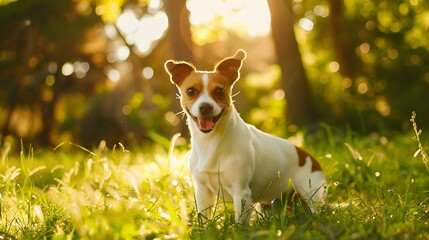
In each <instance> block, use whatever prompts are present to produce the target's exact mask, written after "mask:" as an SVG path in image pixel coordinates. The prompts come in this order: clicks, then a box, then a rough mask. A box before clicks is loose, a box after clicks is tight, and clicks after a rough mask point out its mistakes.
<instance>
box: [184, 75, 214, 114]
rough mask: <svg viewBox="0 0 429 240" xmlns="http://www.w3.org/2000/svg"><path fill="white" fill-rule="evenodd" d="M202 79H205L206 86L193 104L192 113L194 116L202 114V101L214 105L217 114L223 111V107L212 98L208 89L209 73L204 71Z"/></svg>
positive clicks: (204, 84) (204, 85)
mask: <svg viewBox="0 0 429 240" xmlns="http://www.w3.org/2000/svg"><path fill="white" fill-rule="evenodd" d="M201 79H202V80H203V87H204V88H203V92H202V93H201V94H200V96H199V97H198V99H197V100H196V101H195V103H194V104H193V105H192V107H191V109H190V111H191V114H192V115H194V116H199V115H200V105H201V104H202V103H209V104H211V105H212V106H213V115H214V116H216V115H218V114H219V113H220V112H221V111H222V108H221V107H219V105H217V104H216V102H215V101H214V100H213V98H211V97H210V95H209V92H208V89H207V86H208V82H209V76H208V73H204V74H203V75H202V77H201Z"/></svg>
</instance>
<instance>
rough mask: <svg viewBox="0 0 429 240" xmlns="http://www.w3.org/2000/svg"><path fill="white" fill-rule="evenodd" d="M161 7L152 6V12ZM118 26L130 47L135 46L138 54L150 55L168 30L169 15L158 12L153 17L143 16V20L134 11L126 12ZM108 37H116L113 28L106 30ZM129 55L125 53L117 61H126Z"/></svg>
mask: <svg viewBox="0 0 429 240" xmlns="http://www.w3.org/2000/svg"><path fill="white" fill-rule="evenodd" d="M156 7H159V6H152V8H153V9H152V8H151V9H152V10H151V11H152V12H155V8H156ZM116 26H117V27H118V29H119V32H120V33H121V34H122V35H123V36H124V38H125V40H126V42H127V43H128V44H129V45H135V46H136V50H137V53H139V54H142V55H144V54H147V53H149V52H150V51H151V50H152V48H153V46H154V43H155V42H156V41H158V40H159V39H161V38H162V36H164V34H165V31H166V30H167V28H168V18H167V14H165V12H163V11H157V12H156V13H154V14H151V15H149V14H148V15H143V16H142V17H141V18H139V17H137V15H136V13H135V12H133V11H132V10H125V11H124V12H123V13H122V14H121V15H120V16H119V17H118V20H117V21H116ZM105 32H106V35H107V36H114V33H113V30H112V28H105ZM127 55H129V54H127V52H125V51H124V52H123V54H122V57H119V58H118V59H117V60H125V59H126V58H128V56H127Z"/></svg>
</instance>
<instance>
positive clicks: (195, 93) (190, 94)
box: [186, 87, 197, 97]
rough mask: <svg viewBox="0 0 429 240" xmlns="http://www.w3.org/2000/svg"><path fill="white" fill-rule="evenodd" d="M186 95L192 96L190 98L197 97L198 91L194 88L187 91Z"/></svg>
mask: <svg viewBox="0 0 429 240" xmlns="http://www.w3.org/2000/svg"><path fill="white" fill-rule="evenodd" d="M186 94H188V96H190V97H192V96H195V95H197V89H195V88H193V87H191V88H188V89H187V90H186Z"/></svg>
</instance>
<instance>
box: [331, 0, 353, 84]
mask: <svg viewBox="0 0 429 240" xmlns="http://www.w3.org/2000/svg"><path fill="white" fill-rule="evenodd" d="M341 2H342V1H341V0H329V5H330V7H331V14H330V20H331V25H330V27H331V29H330V31H331V35H332V41H333V42H332V43H333V49H334V51H335V55H336V57H337V61H338V63H339V64H340V69H339V71H340V73H341V75H343V76H346V77H353V76H354V75H355V74H356V69H357V68H356V67H355V66H356V62H357V61H356V59H355V55H354V48H353V40H352V39H351V38H350V35H349V34H348V32H347V31H345V29H344V24H343V20H344V19H342V3H341Z"/></svg>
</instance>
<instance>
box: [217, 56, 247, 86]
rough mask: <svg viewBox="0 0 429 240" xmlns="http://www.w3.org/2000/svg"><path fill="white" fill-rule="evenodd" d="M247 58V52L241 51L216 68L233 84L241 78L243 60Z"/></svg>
mask: <svg viewBox="0 0 429 240" xmlns="http://www.w3.org/2000/svg"><path fill="white" fill-rule="evenodd" d="M245 58H246V52H245V51H244V50H242V49H239V50H238V51H237V52H236V53H235V55H234V56H233V57H229V58H225V59H224V60H222V61H221V62H220V63H218V64H217V65H216V67H215V70H216V71H219V72H220V73H221V74H222V75H224V76H225V77H227V78H228V80H229V81H230V82H231V84H233V83H234V82H235V81H236V80H237V79H238V77H239V76H240V72H239V70H240V68H241V64H242V62H243V60H244V59H245Z"/></svg>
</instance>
